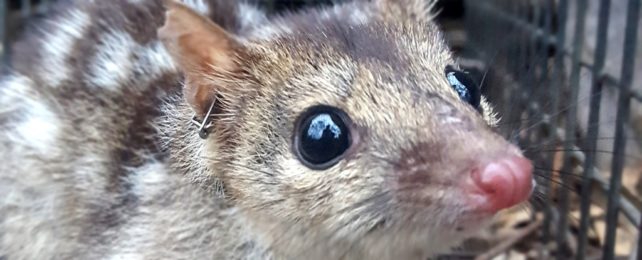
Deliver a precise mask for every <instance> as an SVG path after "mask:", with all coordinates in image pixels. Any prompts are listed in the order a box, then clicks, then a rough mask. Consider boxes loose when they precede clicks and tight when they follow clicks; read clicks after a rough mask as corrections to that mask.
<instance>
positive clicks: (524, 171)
mask: <svg viewBox="0 0 642 260" xmlns="http://www.w3.org/2000/svg"><path fill="white" fill-rule="evenodd" d="M532 171H533V166H532V164H531V162H530V161H529V160H527V159H526V158H523V157H521V156H511V157H507V158H502V159H499V160H496V161H493V162H490V163H487V164H485V165H482V166H481V167H480V168H478V169H477V170H475V171H473V172H472V174H473V176H472V179H473V181H474V182H475V184H476V186H477V187H478V188H479V189H481V191H482V193H483V194H482V195H483V196H485V197H486V198H487V204H488V205H486V206H487V207H488V208H489V209H490V210H501V209H504V208H509V207H512V206H515V205H517V204H519V203H521V202H523V201H525V200H526V199H528V197H529V196H530V194H531V191H532V188H533V187H532V186H533V184H532Z"/></svg>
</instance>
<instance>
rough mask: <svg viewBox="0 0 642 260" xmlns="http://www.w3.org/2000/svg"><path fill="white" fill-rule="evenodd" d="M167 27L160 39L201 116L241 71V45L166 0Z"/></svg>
mask: <svg viewBox="0 0 642 260" xmlns="http://www.w3.org/2000/svg"><path fill="white" fill-rule="evenodd" d="M164 4H165V6H166V10H167V11H166V15H165V24H164V25H163V27H161V28H160V29H159V30H158V36H159V38H160V40H161V41H162V43H163V44H164V45H165V47H166V48H167V50H168V52H169V53H170V55H171V56H172V58H173V59H174V61H175V62H176V63H177V64H178V66H179V67H180V68H181V70H182V71H183V73H184V74H185V80H186V82H185V87H184V88H183V94H184V96H185V99H186V101H187V102H188V103H189V104H190V105H191V107H192V108H193V109H194V111H195V112H196V113H197V115H199V116H203V115H204V114H205V113H207V110H208V108H209V107H210V104H211V103H212V102H213V101H214V99H215V98H216V95H217V94H219V93H220V92H221V91H222V90H223V88H226V86H225V83H226V82H229V79H227V77H233V75H234V74H235V73H237V72H238V70H239V67H240V66H239V60H238V59H239V58H238V57H239V56H241V55H240V52H242V51H241V49H242V48H241V44H240V43H239V42H238V41H237V40H236V39H235V38H234V36H233V35H231V34H229V33H228V32H226V31H225V30H224V29H223V28H221V27H220V26H218V25H216V24H215V23H213V22H211V21H210V20H209V19H208V18H206V17H203V16H201V15H200V14H198V13H196V12H195V11H193V10H192V9H190V8H189V7H187V6H185V5H183V4H181V3H179V2H176V1H175V0H165V1H164Z"/></svg>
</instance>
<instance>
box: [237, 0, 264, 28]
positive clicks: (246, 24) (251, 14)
mask: <svg viewBox="0 0 642 260" xmlns="http://www.w3.org/2000/svg"><path fill="white" fill-rule="evenodd" d="M238 12H239V13H238V15H237V17H238V19H239V22H240V24H241V28H242V29H246V28H252V27H256V26H258V25H260V24H262V23H265V22H266V20H267V17H266V16H265V13H264V12H262V11H261V10H259V9H257V8H256V7H255V6H252V5H249V4H247V3H241V4H240V5H239V8H238Z"/></svg>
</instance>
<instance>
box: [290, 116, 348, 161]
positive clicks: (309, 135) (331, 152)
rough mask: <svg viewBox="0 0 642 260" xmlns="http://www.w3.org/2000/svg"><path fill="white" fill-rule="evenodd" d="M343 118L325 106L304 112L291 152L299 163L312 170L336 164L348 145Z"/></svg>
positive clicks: (297, 127)
mask: <svg viewBox="0 0 642 260" xmlns="http://www.w3.org/2000/svg"><path fill="white" fill-rule="evenodd" d="M347 119H348V118H347V116H346V115H345V113H343V111H341V110H339V109H337V108H334V107H329V106H316V107H312V108H310V109H308V110H307V111H306V112H304V113H303V114H302V116H301V117H300V118H299V121H298V123H297V126H296V128H295V134H294V150H295V153H296V154H297V156H298V157H299V159H300V160H301V162H303V164H305V165H306V166H307V167H309V168H312V169H327V168H330V167H331V166H332V165H334V164H335V163H337V162H338V161H339V160H340V159H341V158H342V155H343V154H344V153H345V152H346V150H348V148H349V147H350V144H351V136H350V130H349V128H348V127H347V124H346V120H347Z"/></svg>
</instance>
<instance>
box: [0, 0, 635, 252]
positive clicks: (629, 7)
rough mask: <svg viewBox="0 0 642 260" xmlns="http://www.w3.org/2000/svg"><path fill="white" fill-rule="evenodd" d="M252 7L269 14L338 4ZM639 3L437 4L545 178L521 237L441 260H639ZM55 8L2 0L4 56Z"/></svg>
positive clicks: (272, 2)
mask: <svg viewBox="0 0 642 260" xmlns="http://www.w3.org/2000/svg"><path fill="white" fill-rule="evenodd" d="M255 1H256V2H257V3H259V4H261V5H262V6H263V7H265V8H267V9H268V10H271V11H278V10H283V9H291V8H299V7H302V6H305V5H311V4H315V5H318V4H329V3H331V2H340V1H339V0H255ZM640 1H641V0H614V1H610V0H440V1H439V4H438V5H437V9H438V10H440V13H439V16H438V20H437V21H438V23H439V25H440V26H441V27H442V28H443V29H444V32H445V35H446V38H447V41H448V43H449V44H450V45H451V47H452V48H453V50H455V52H456V54H457V56H458V57H459V58H460V60H461V64H462V65H463V66H464V67H465V68H467V69H468V70H469V71H470V72H471V74H473V75H476V77H477V79H478V80H479V82H480V83H481V86H482V92H483V93H484V94H486V95H487V96H488V97H489V99H490V100H491V103H493V104H494V105H495V106H496V108H497V110H498V111H499V112H500V114H501V116H502V118H503V119H502V123H501V124H500V127H499V131H500V132H502V133H503V134H504V135H505V136H507V137H508V138H511V140H512V141H514V142H517V143H519V145H520V146H521V147H522V149H523V150H524V151H525V153H526V154H527V156H529V157H530V158H531V159H532V160H533V161H535V162H536V165H537V167H536V176H537V178H538V179H539V180H538V194H539V195H538V196H537V198H536V199H535V200H534V201H533V203H532V206H533V207H532V209H533V210H532V211H530V216H529V220H528V221H526V222H523V223H522V226H520V229H519V232H516V233H514V234H512V235H510V236H507V237H503V238H502V239H500V241H498V242H497V243H493V244H488V245H483V246H479V245H476V246H475V245H472V244H474V243H472V242H471V243H468V244H467V245H468V246H466V245H465V246H463V247H462V249H461V250H460V251H458V252H457V253H455V254H453V255H448V256H443V257H442V258H443V259H511V258H510V256H507V255H506V252H510V251H511V250H515V249H517V250H521V251H533V250H534V252H536V253H535V254H527V255H526V258H528V259H598V258H599V259H642V253H639V252H638V250H640V249H642V239H640V238H639V235H638V234H639V228H640V224H639V223H640V219H641V217H640V208H642V200H641V199H640V196H641V195H642V181H638V182H637V183H636V184H635V185H633V186H631V185H623V180H627V176H629V177H635V176H642V164H639V163H640V161H642V160H640V159H641V158H642V157H641V156H642V153H641V152H640V151H639V150H640V147H642V64H640V63H642V58H641V57H642V50H640V48H641V47H640V46H641V44H640V41H638V38H639V37H640V36H642V32H641V31H642V26H640V17H639V16H640ZM51 2H53V0H0V39H1V40H2V46H3V48H1V49H0V51H1V53H0V55H2V57H3V58H4V59H5V60H7V59H6V57H8V56H9V55H10V53H8V52H7V51H6V50H7V48H6V47H5V46H8V45H10V44H11V42H12V41H13V40H14V39H15V38H16V36H17V35H19V33H20V31H21V29H22V26H23V24H24V22H25V21H27V20H28V19H29V18H31V17H33V16H38V15H43V14H45V13H46V12H47V10H48V6H49V5H50V4H51ZM636 63H637V64H636ZM636 65H637V66H636ZM595 212H598V214H596V213H595ZM598 223H601V224H599V225H598ZM623 227H629V229H628V230H629V231H630V230H634V231H633V233H634V234H632V237H633V239H632V240H631V239H629V240H627V241H624V240H623V239H622V238H621V236H618V232H620V233H621V232H622V230H623ZM526 240H534V241H536V242H535V243H527V244H526V243H524V241H526ZM622 244H627V246H626V249H625V250H624V251H622V250H619V249H618V248H617V247H618V245H622ZM524 247H528V248H527V249H524ZM520 248H521V249H520ZM498 257H499V258H498ZM501 257H503V258H501Z"/></svg>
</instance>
